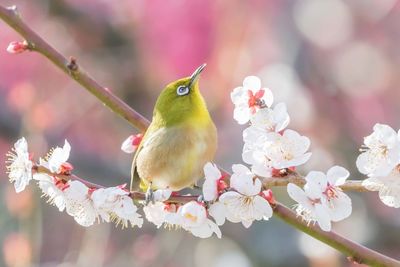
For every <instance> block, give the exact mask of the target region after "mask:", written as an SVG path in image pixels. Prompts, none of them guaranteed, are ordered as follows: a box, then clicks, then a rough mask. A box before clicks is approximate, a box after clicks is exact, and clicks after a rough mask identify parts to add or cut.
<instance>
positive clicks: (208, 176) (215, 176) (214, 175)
mask: <svg viewBox="0 0 400 267" xmlns="http://www.w3.org/2000/svg"><path fill="white" fill-rule="evenodd" d="M204 176H205V177H204V178H205V181H204V184H203V197H204V200H205V201H213V200H216V199H217V198H218V182H219V180H220V179H221V177H222V175H221V172H220V170H219V169H218V167H217V166H216V165H215V164H212V163H211V162H207V163H206V164H205V165H204Z"/></svg>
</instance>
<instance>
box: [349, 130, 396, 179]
mask: <svg viewBox="0 0 400 267" xmlns="http://www.w3.org/2000/svg"><path fill="white" fill-rule="evenodd" d="M373 129H374V131H373V133H372V134H371V135H369V136H367V137H365V138H364V144H365V148H364V149H363V151H364V152H363V153H362V154H360V155H359V156H358V158H357V162H356V165H357V168H358V170H359V171H360V172H361V173H363V174H366V175H368V176H370V177H377V176H387V175H388V174H389V173H390V172H391V171H392V170H393V168H394V167H395V166H396V165H397V164H399V163H400V139H399V136H398V134H397V133H396V132H395V131H394V130H393V129H392V128H391V127H390V126H388V125H385V124H379V123H377V124H375V126H374V128H373Z"/></svg>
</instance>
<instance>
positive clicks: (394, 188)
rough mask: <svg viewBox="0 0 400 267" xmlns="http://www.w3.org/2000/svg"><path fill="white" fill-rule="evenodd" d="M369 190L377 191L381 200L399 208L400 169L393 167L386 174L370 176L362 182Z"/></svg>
mask: <svg viewBox="0 0 400 267" xmlns="http://www.w3.org/2000/svg"><path fill="white" fill-rule="evenodd" d="M362 185H363V186H364V187H365V188H367V189H368V190H370V191H378V192H379V198H380V199H381V201H382V202H383V203H384V204H385V205H387V206H389V207H393V208H400V169H399V167H396V168H394V169H393V170H392V171H391V172H390V173H389V174H388V175H386V176H378V177H370V178H368V179H365V180H364V181H363V182H362Z"/></svg>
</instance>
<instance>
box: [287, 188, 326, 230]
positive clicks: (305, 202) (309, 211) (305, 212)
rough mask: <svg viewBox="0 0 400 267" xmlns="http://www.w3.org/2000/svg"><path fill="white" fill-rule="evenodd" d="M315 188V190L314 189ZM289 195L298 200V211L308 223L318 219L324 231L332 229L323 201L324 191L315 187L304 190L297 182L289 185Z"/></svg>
mask: <svg viewBox="0 0 400 267" xmlns="http://www.w3.org/2000/svg"><path fill="white" fill-rule="evenodd" d="M313 189H314V190H313ZM287 191H288V194H289V196H290V197H291V198H292V199H293V200H294V201H296V202H297V203H298V204H297V205H296V213H297V215H299V216H301V217H302V218H303V219H304V220H305V221H307V222H308V223H310V222H313V221H316V222H317V223H318V225H319V226H320V227H321V229H322V230H324V231H330V230H331V219H330V216H329V212H328V209H327V207H326V206H325V205H323V204H322V202H321V197H322V192H320V191H319V190H315V188H314V187H304V191H303V190H302V189H301V188H300V187H298V186H297V185H295V184H292V183H289V184H288V186H287Z"/></svg>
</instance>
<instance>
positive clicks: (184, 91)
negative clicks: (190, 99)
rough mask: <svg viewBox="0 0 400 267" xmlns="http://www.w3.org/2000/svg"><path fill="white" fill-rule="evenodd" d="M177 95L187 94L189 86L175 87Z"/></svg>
mask: <svg viewBox="0 0 400 267" xmlns="http://www.w3.org/2000/svg"><path fill="white" fill-rule="evenodd" d="M176 93H177V94H178V95H187V94H188V93H189V87H187V86H185V85H181V86H179V87H178V88H177V89H176Z"/></svg>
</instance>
